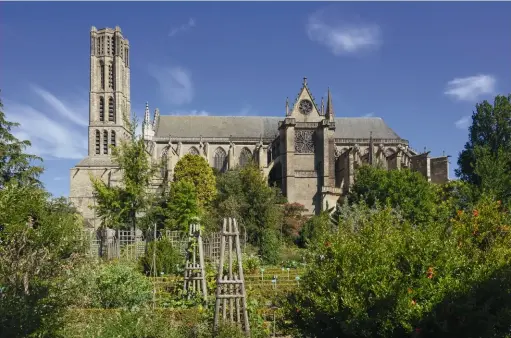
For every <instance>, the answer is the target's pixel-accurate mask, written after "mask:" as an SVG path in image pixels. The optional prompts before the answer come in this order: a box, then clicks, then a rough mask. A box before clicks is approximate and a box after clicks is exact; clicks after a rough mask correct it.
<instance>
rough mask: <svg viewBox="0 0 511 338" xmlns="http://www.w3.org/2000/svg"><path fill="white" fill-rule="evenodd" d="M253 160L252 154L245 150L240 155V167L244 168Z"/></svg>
mask: <svg viewBox="0 0 511 338" xmlns="http://www.w3.org/2000/svg"><path fill="white" fill-rule="evenodd" d="M251 160H252V152H251V151H250V150H249V149H248V148H243V149H242V150H241V153H240V167H244V166H246V165H247V164H249V163H250V161H251Z"/></svg>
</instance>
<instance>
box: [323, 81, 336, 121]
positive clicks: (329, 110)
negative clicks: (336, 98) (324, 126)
mask: <svg viewBox="0 0 511 338" xmlns="http://www.w3.org/2000/svg"><path fill="white" fill-rule="evenodd" d="M334 115H335V114H334V105H333V104H332V94H331V93H330V87H328V97H327V99H326V112H325V117H326V118H327V119H328V120H330V122H333V121H334Z"/></svg>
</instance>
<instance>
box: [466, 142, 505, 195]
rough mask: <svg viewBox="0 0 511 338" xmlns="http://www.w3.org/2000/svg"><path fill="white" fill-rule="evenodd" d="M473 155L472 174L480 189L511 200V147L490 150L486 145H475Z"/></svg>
mask: <svg viewBox="0 0 511 338" xmlns="http://www.w3.org/2000/svg"><path fill="white" fill-rule="evenodd" d="M510 138H511V137H510ZM474 156H475V158H476V159H477V161H476V163H475V168H474V175H477V177H478V179H479V189H480V191H481V192H482V193H487V194H491V195H493V196H495V197H496V198H498V199H500V200H503V201H505V203H509V202H511V149H510V151H506V150H505V149H504V148H502V147H501V148H499V149H497V151H496V152H492V150H491V149H490V148H489V147H488V146H484V147H482V146H477V147H476V148H475V149H474Z"/></svg>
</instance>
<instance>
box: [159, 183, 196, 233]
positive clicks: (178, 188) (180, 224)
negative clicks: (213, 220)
mask: <svg viewBox="0 0 511 338" xmlns="http://www.w3.org/2000/svg"><path fill="white" fill-rule="evenodd" d="M167 207H168V210H167V215H168V218H167V221H166V227H167V228H169V229H172V230H183V231H185V232H188V229H189V227H190V224H191V223H193V222H194V221H197V219H198V218H199V216H200V215H201V209H200V207H199V203H198V199H197V193H196V189H195V186H194V185H193V183H192V182H190V181H187V180H182V181H177V182H174V183H172V185H171V187H170V200H169V202H168V206H167Z"/></svg>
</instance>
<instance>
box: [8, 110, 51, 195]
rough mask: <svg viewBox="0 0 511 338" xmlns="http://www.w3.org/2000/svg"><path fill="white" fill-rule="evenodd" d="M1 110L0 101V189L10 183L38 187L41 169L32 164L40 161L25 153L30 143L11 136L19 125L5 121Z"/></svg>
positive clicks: (36, 157)
mask: <svg viewBox="0 0 511 338" xmlns="http://www.w3.org/2000/svg"><path fill="white" fill-rule="evenodd" d="M2 108H3V104H2V101H1V100H0V189H3V188H4V187H5V185H7V184H8V183H9V182H11V181H15V182H19V183H23V184H38V185H40V181H39V176H40V175H41V173H42V172H43V168H42V167H40V166H34V165H33V162H34V161H41V160H42V159H41V158H40V157H38V156H34V155H29V154H26V153H25V150H26V148H27V147H30V145H31V144H30V141H27V140H24V141H20V140H18V139H17V138H16V137H15V136H14V135H13V134H12V130H13V128H16V127H18V126H19V123H16V122H10V121H7V120H6V118H5V114H4V112H3V111H2Z"/></svg>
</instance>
